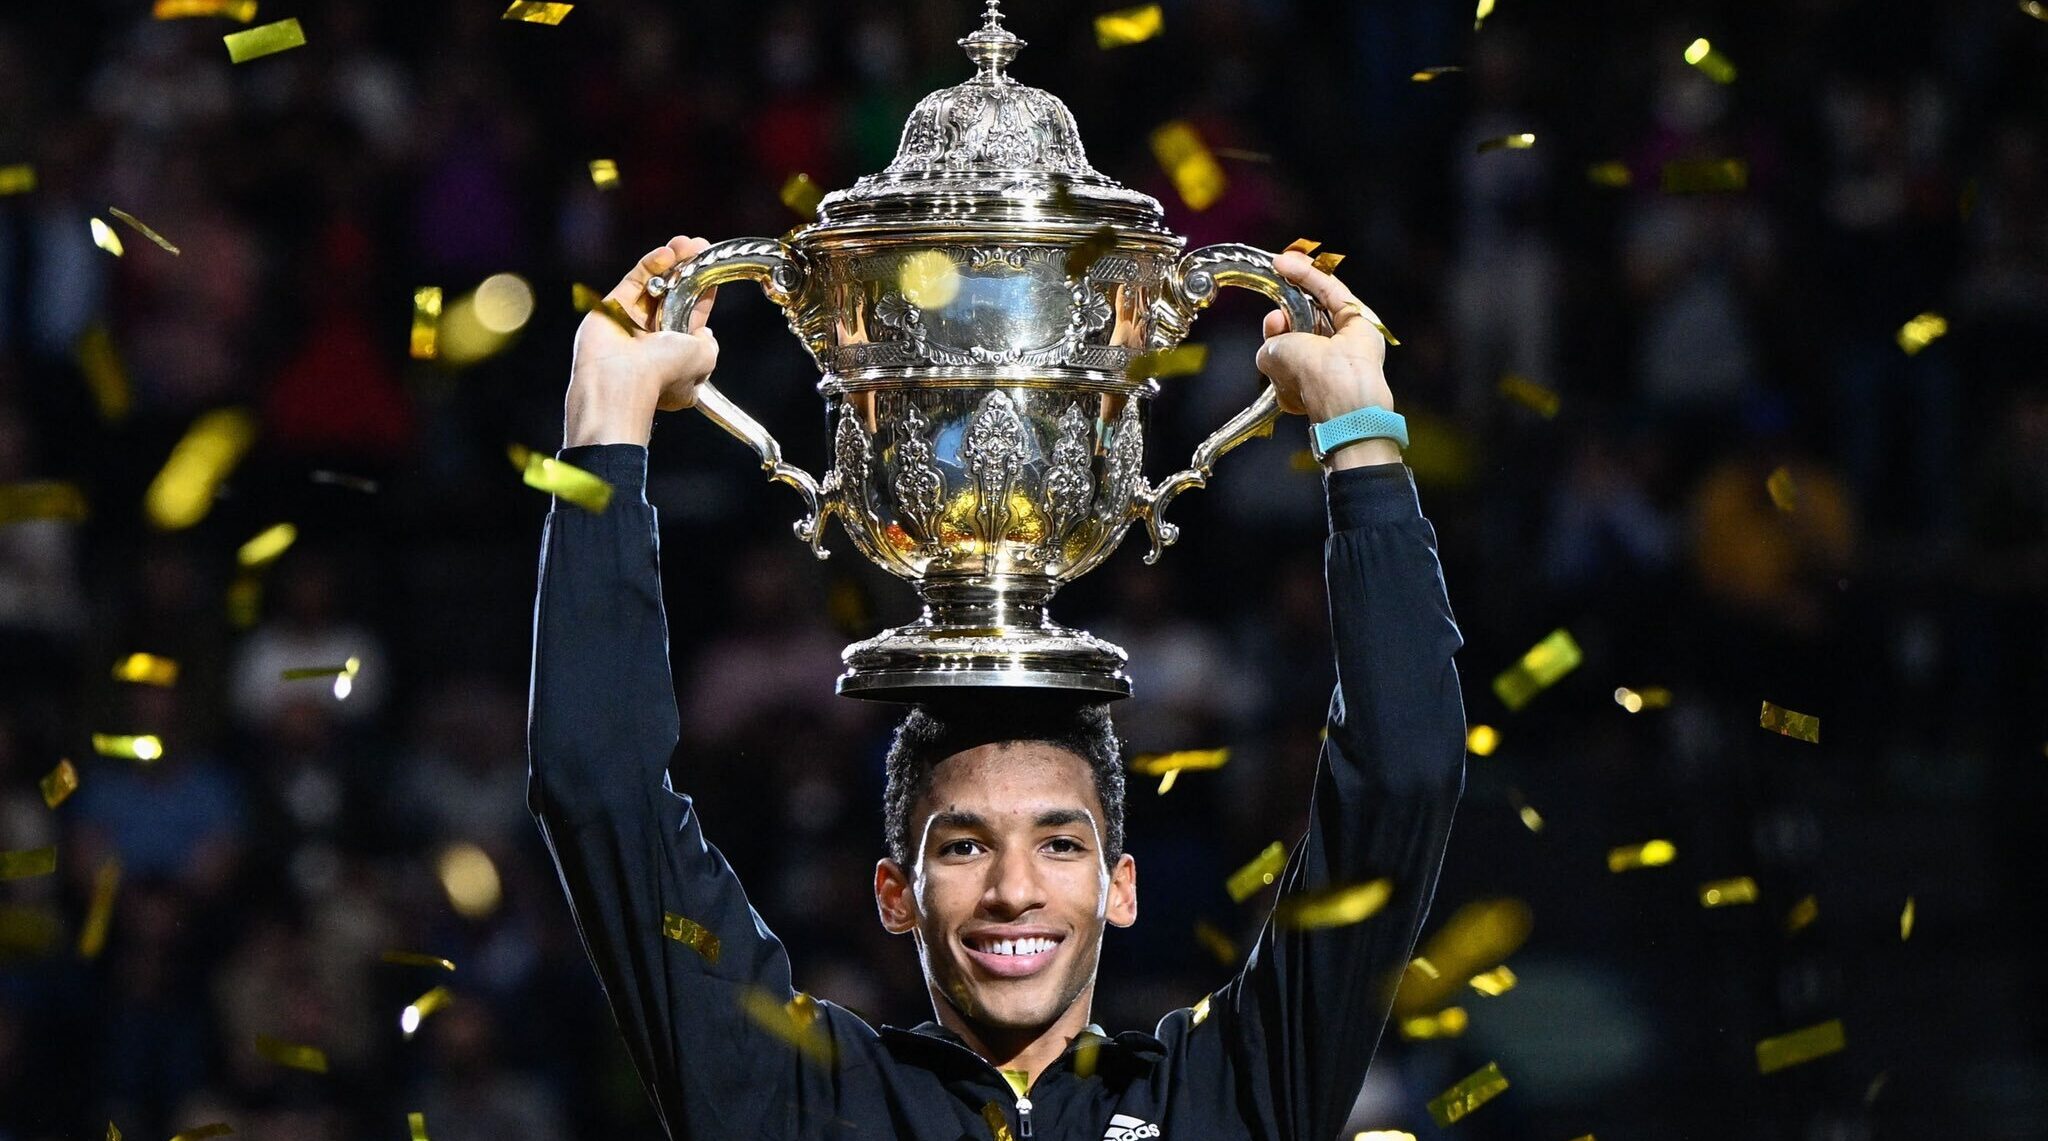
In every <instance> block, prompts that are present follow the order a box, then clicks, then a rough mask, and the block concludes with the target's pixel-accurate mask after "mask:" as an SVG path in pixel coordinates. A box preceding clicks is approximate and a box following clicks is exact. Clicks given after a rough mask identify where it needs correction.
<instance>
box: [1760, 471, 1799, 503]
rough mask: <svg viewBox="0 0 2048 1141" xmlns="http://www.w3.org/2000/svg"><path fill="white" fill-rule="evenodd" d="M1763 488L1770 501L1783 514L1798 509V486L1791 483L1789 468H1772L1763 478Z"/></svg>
mask: <svg viewBox="0 0 2048 1141" xmlns="http://www.w3.org/2000/svg"><path fill="white" fill-rule="evenodd" d="M1764 490H1765V491H1766V492H1769V493H1770V496H1771V502H1772V503H1773V504H1775V505H1776V506H1777V508H1778V510H1780V511H1783V512H1784V513H1785V514H1787V515H1790V514H1791V513H1792V512H1794V511H1796V510H1798V509H1799V488H1798V487H1797V486H1795V485H1794V484H1793V482H1792V472H1791V471H1790V470H1789V469H1787V468H1783V467H1780V468H1776V469H1774V470H1773V471H1772V472H1771V474H1770V476H1769V478H1767V479H1765V480H1764Z"/></svg>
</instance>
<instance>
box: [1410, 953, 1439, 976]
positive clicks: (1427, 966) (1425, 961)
mask: <svg viewBox="0 0 2048 1141" xmlns="http://www.w3.org/2000/svg"><path fill="white" fill-rule="evenodd" d="M1402 970H1404V971H1409V972H1412V973H1414V975H1415V977H1417V978H1423V979H1429V980H1431V981H1435V980H1436V979H1440V978H1442V977H1444V973H1443V972H1442V971H1440V970H1437V969H1436V964H1435V963H1432V962H1430V961H1429V957H1428V956H1426V955H1417V956H1415V957H1414V958H1412V959H1410V960H1408V965H1407V966H1406V967H1403V968H1402Z"/></svg>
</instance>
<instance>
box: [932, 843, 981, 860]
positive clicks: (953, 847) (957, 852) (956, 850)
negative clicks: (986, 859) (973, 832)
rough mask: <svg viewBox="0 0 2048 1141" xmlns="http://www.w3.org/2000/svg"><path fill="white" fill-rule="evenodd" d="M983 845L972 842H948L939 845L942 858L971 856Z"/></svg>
mask: <svg viewBox="0 0 2048 1141" xmlns="http://www.w3.org/2000/svg"><path fill="white" fill-rule="evenodd" d="M980 846H981V845H979V844H976V843H975V842H974V841H972V840H948V841H946V842H945V843H943V844H941V845H939V855H941V856H971V855H973V854H974V852H975V849H977V848H979V847H980Z"/></svg>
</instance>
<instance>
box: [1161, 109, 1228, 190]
mask: <svg viewBox="0 0 2048 1141" xmlns="http://www.w3.org/2000/svg"><path fill="white" fill-rule="evenodd" d="M1152 155H1153V157H1154V158H1156V159H1158V160H1159V166H1160V169H1162V170H1164V171H1165V172H1166V173H1167V176H1168V177H1169V178H1171V179H1173V189H1174V191H1175V193H1177V194H1179V195H1180V200H1181V201H1182V202H1185V203H1187V207H1188V209H1190V210H1194V211H1197V212H1199V211H1202V210H1207V209H1208V208H1209V207H1211V206H1213V205H1215V204H1216V200H1217V199H1219V198H1221V197H1223V192H1224V190H1226V189H1227V188H1228V187H1229V182H1228V180H1226V179H1225V178H1224V177H1223V167H1222V166H1221V165H1219V164H1218V163H1217V162H1216V156H1215V155H1213V154H1211V153H1210V152H1209V147H1208V145H1207V144H1205V143H1203V142H1202V136H1201V133H1200V132H1198V131H1196V130H1195V128H1194V125H1193V124H1191V123H1189V122H1188V121H1187V120H1185V119H1175V120H1174V121H1173V122H1170V123H1167V124H1165V125H1164V126H1161V127H1159V128H1158V129H1156V130H1154V131H1153V132H1152Z"/></svg>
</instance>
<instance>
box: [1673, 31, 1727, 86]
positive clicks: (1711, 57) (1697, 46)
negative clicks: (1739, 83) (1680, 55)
mask: <svg viewBox="0 0 2048 1141" xmlns="http://www.w3.org/2000/svg"><path fill="white" fill-rule="evenodd" d="M1685 62H1687V63H1689V64H1691V65H1693V66H1694V67H1696V68H1699V69H1700V74H1701V75H1704V76H1706V77H1707V78H1708V79H1711V80H1713V81H1714V82H1715V83H1723V84H1726V83H1733V82H1735V64H1734V63H1732V62H1730V60H1729V59H1728V57H1727V56H1725V55H1723V54H1721V51H1720V49H1718V48H1716V47H1715V46H1714V45H1713V44H1711V43H1709V42H1707V39H1706V37H1705V36H1702V37H1700V38H1699V39H1696V40H1694V41H1693V42H1692V43H1690V44H1687V45H1686V48H1685Z"/></svg>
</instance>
